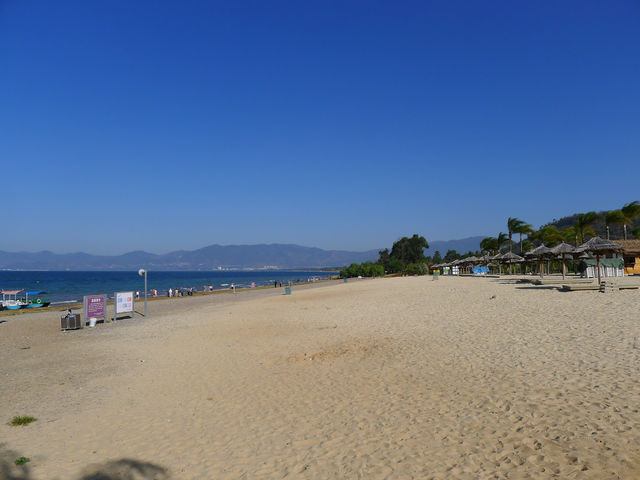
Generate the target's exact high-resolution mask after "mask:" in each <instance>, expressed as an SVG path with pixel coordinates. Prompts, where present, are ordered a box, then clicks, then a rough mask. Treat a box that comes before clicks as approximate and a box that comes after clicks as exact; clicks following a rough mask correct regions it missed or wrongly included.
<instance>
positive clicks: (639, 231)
mask: <svg viewBox="0 0 640 480" xmlns="http://www.w3.org/2000/svg"><path fill="white" fill-rule="evenodd" d="M631 234H632V235H633V236H634V237H636V238H638V239H640V227H638V228H634V229H633V230H631Z"/></svg>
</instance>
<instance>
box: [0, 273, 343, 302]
mask: <svg viewBox="0 0 640 480" xmlns="http://www.w3.org/2000/svg"><path fill="white" fill-rule="evenodd" d="M332 274H334V272H318V271H313V272H311V271H285V270H269V271H263V270H256V271H254V270H252V271H244V270H243V271H229V270H223V271H211V272H160V271H159V272H153V271H152V272H149V273H148V274H147V288H148V291H149V294H151V291H152V290H153V289H155V290H157V291H158V295H166V294H167V291H168V290H169V288H171V289H176V288H188V287H193V288H195V290H196V291H202V290H203V288H204V287H205V286H212V287H213V289H214V290H221V289H228V288H230V286H231V284H235V286H236V287H237V288H248V287H250V286H251V283H252V282H255V285H256V286H264V285H273V283H274V282H282V284H283V285H285V284H287V283H288V282H291V283H296V282H306V281H308V280H310V279H314V278H316V279H326V278H328V277H329V275H332ZM0 289H2V290H17V289H23V290H28V291H33V290H42V291H45V292H47V294H46V295H42V297H45V298H48V299H49V300H51V302H52V303H62V302H69V301H82V297H83V296H84V295H95V294H107V295H109V296H110V297H111V296H113V293H114V292H127V291H139V292H140V295H141V296H144V277H141V276H139V275H138V272H41V271H38V272H27V271H0Z"/></svg>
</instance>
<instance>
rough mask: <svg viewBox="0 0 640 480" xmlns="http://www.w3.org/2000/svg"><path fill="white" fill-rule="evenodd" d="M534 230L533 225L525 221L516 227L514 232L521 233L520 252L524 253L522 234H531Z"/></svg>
mask: <svg viewBox="0 0 640 480" xmlns="http://www.w3.org/2000/svg"><path fill="white" fill-rule="evenodd" d="M533 232H534V230H533V227H532V226H531V225H529V224H528V223H524V222H522V224H521V225H518V226H517V227H516V230H514V233H517V234H519V235H520V253H522V235H527V236H529V235H531V234H532V233H533Z"/></svg>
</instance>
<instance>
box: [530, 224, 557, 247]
mask: <svg viewBox="0 0 640 480" xmlns="http://www.w3.org/2000/svg"><path fill="white" fill-rule="evenodd" d="M533 237H534V238H535V239H536V240H538V241H540V242H542V243H544V244H545V245H546V246H547V247H551V246H553V245H555V244H558V243H560V242H562V241H563V240H564V235H563V234H562V232H560V230H558V227H556V226H555V225H545V226H544V227H542V228H541V229H540V230H538V231H537V232H536V233H535V235H533Z"/></svg>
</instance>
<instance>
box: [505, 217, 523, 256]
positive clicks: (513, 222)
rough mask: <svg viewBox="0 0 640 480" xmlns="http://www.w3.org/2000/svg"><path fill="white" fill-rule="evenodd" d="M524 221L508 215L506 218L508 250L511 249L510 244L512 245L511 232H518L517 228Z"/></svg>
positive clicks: (520, 226)
mask: <svg viewBox="0 0 640 480" xmlns="http://www.w3.org/2000/svg"><path fill="white" fill-rule="evenodd" d="M523 225H525V223H524V222H523V221H522V220H520V219H518V218H515V217H509V218H508V219H507V230H508V231H509V251H511V246H512V245H513V234H514V233H518V230H519V229H520V228H522V227H523Z"/></svg>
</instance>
